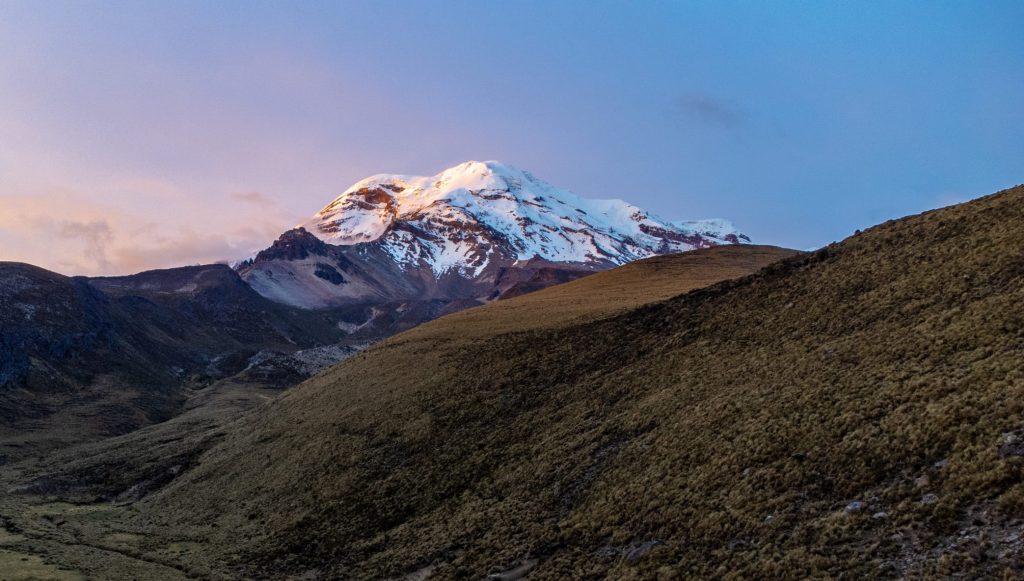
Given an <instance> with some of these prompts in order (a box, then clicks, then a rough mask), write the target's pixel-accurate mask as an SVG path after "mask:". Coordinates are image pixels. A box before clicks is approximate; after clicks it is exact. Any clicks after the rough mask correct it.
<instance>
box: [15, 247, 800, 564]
mask: <svg viewBox="0 0 1024 581" xmlns="http://www.w3.org/2000/svg"><path fill="white" fill-rule="evenodd" d="M792 254H793V252H792V251H789V250H784V249H779V248H773V247H764V246H743V247H719V248H712V249H707V250H701V251H697V252H692V253H687V254H682V255H675V256H667V257H659V258H653V259H650V260H647V261H641V262H637V263H633V264H630V265H627V266H625V267H622V268H620V269H616V270H614V271H609V272H604V273H599V274H596V275H593V276H590V277H587V278H585V279H582V280H579V281H575V282H573V283H570V284H565V285H562V286H559V287H555V288H550V289H547V290H544V291H540V292H536V293H533V294H530V295H526V296H522V297H517V298H515V299H511V300H504V301H499V302H496V303H492V304H490V305H488V306H486V307H482V308H478V309H473V310H470V311H464V312H460V313H457V314H454V315H451V316H448V317H446V318H445V319H443V320H441V321H438V322H435V323H430V324H427V325H424V326H422V327H420V328H417V329H414V330H413V331H410V332H408V333H405V334H403V335H401V336H399V337H396V338H395V339H393V340H392V341H390V342H388V343H387V344H385V345H383V346H381V347H380V349H381V350H382V351H381V355H377V356H375V357H380V359H375V360H376V361H377V363H372V361H373V360H374V359H371V362H370V364H369V367H368V369H370V371H371V372H372V373H375V374H376V375H379V376H380V377H378V380H379V379H382V378H383V377H385V376H388V374H389V373H397V372H398V371H399V370H403V371H402V372H403V373H407V374H408V380H407V383H406V385H405V387H404V388H403V390H405V391H407V389H408V388H410V387H412V388H415V387H416V380H415V378H416V377H417V376H419V375H421V374H424V375H428V376H434V375H436V374H437V373H441V372H442V370H443V362H442V360H440V359H438V358H437V357H435V356H436V355H439V354H444V357H450V356H452V355H453V354H456V353H460V352H462V351H463V350H465V349H469V348H474V347H475V346H476V345H477V344H479V343H480V342H481V341H484V340H488V339H492V338H493V337H495V336H497V335H501V334H504V333H508V332H511V331H514V330H530V329H553V328H557V327H565V326H570V325H579V324H583V323H585V322H587V321H590V320H594V319H597V318H602V317H608V316H611V315H613V314H615V313H619V312H622V311H624V310H628V309H630V308H635V307H636V306H638V305H641V304H646V303H650V302H654V301H658V300H662V299H665V298H668V297H671V296H676V295H678V294H680V293H683V292H686V291H688V290H691V289H693V288H698V287H701V286H705V285H707V284H710V283H713V282H717V281H720V280H723V279H727V278H732V277H736V276H741V275H744V274H748V273H750V272H753V271H755V270H757V269H759V268H761V267H762V266H765V265H767V264H769V263H771V262H774V261H776V260H778V259H780V258H783V257H786V256H790V255H792ZM639 281H642V283H640V282H639ZM424 352H425V353H427V354H428V355H427V357H426V358H424V356H423V355H422V353H424ZM382 372H383V375H382ZM332 377H333V375H332ZM389 377H390V378H391V380H394V377H395V376H394V375H390V376H389ZM327 381H334V380H327ZM258 383H259V382H258V381H255V382H253V381H249V382H248V383H245V385H241V386H237V385H234V383H233V382H232V381H231V380H225V381H222V382H219V383H217V384H215V385H214V386H212V387H209V388H206V389H205V390H204V391H203V392H201V393H200V394H199V396H197V397H196V398H194V401H193V404H194V405H192V406H191V407H192V408H193V409H190V411H188V412H186V413H185V414H183V415H181V416H179V417H177V418H175V419H173V420H171V421H169V422H165V423H163V424H159V425H156V426H152V427H150V428H147V429H144V430H140V431H138V432H134V433H131V434H128V435H125V436H122V437H119V438H113V439H109V440H105V441H102V442H99V443H95V444H88V445H83V446H78V447H76V448H73V449H71V450H68V451H64V452H60V453H57V454H52V455H50V456H48V457H45V458H42V459H39V460H36V461H32V462H22V463H20V464H18V465H15V466H11V467H8V468H7V469H6V470H5V471H4V473H0V478H2V479H3V480H4V481H5V482H6V483H7V484H4V486H5V487H6V486H9V485H13V484H17V485H22V487H23V488H22V489H24V484H26V483H29V487H28V489H29V490H31V491H34V492H35V494H30V495H24V494H20V495H11V496H8V497H7V499H6V500H4V499H0V519H2V518H5V517H6V518H7V519H8V520H7V521H6V525H5V526H7V528H9V529H10V530H14V531H18V533H17V535H16V536H17V537H19V539H20V540H18V541H17V542H16V543H13V545H7V546H11V547H12V548H13V549H17V550H18V551H20V553H19V554H23V555H29V556H33V558H34V555H40V554H41V555H46V558H47V559H49V560H51V561H53V562H56V563H60V564H61V565H62V566H65V567H68V568H69V569H72V570H74V571H79V572H81V573H82V574H84V575H87V576H89V577H90V578H112V579H113V578H123V577H133V576H135V577H137V576H140V575H141V576H144V577H147V578H161V579H163V578H167V579H172V578H178V576H181V575H193V576H199V577H214V578H219V577H220V576H222V575H227V576H229V577H232V576H235V575H242V576H246V575H248V574H251V573H252V570H251V569H249V568H247V567H243V568H242V569H239V568H238V565H231V563H232V562H233V559H232V558H229V555H231V554H232V553H234V552H236V551H237V550H238V549H239V548H240V547H250V548H251V547H256V546H258V541H267V540H268V538H267V537H266V536H265V535H266V534H267V533H276V532H279V531H275V530H270V529H269V528H268V527H269V526H271V525H269V524H266V526H265V525H264V523H262V522H261V520H262V519H260V518H258V517H257V514H256V512H250V511H249V510H248V506H249V505H248V502H249V501H248V500H241V502H237V501H233V502H235V504H232V505H231V506H221V507H219V508H218V512H219V513H223V512H224V511H225V510H226V511H227V512H228V513H231V514H225V515H224V518H223V519H221V520H219V521H218V520H216V519H211V518H206V517H204V516H202V515H200V514H198V513H191V512H188V511H187V510H185V509H186V508H187V507H185V506H183V505H178V504H176V501H174V500H173V497H169V500H167V503H163V502H156V501H155V500H154V501H153V502H144V503H141V504H138V503H133V502H132V501H133V500H134V499H136V498H138V497H140V496H146V495H149V494H151V493H152V492H153V490H155V489H158V488H159V487H160V486H163V485H165V484H166V483H167V481H169V480H171V479H172V478H173V477H174V476H176V475H179V474H181V473H189V472H190V471H192V469H193V467H194V466H195V465H196V464H197V463H206V462H211V463H216V458H219V457H222V454H223V453H222V452H214V453H211V454H210V455H209V456H208V457H209V460H207V459H204V458H206V457H204V456H202V455H203V453H204V452H205V451H206V450H208V449H209V448H210V447H211V446H213V445H214V444H215V443H217V442H218V441H220V440H221V439H223V438H224V437H225V435H226V434H230V433H232V432H233V428H232V426H231V424H230V420H232V419H234V418H236V417H238V416H239V415H244V410H245V409H247V408H251V407H252V406H253V405H254V404H255V403H256V402H257V401H259V400H260V399H261V398H265V397H267V394H269V393H272V391H273V390H270V391H267V390H262V391H261V390H260V389H257V384H258ZM265 392H266V393H265ZM403 392H404V391H403ZM206 396H210V397H206ZM207 400H208V401H207ZM271 405H276V403H272V404H271ZM243 421H244V420H243ZM256 421H260V420H256ZM211 468H212V464H211ZM281 476H282V475H278V476H274V475H258V476H256V477H253V476H251V475H246V476H244V477H242V478H243V480H244V482H236V483H234V484H232V487H233V490H234V493H238V494H242V495H246V494H249V493H245V492H243V489H244V488H245V487H246V486H248V485H250V484H252V485H255V486H256V488H257V489H258V490H260V491H261V492H258V493H255V495H256V496H260V494H262V492H266V491H268V490H269V487H270V486H275V487H276V486H278V485H280V486H285V485H284V484H283V481H282V480H281ZM218 478H219V477H218ZM289 486H290V485H289ZM299 486H300V487H301V486H303V485H301V484H300V485H299ZM180 491H181V492H182V493H183V494H186V495H187V494H188V493H187V491H186V488H181V489H180ZM278 492H279V493H280V495H281V496H279V497H277V500H274V501H271V502H275V503H277V502H280V503H284V504H282V506H284V505H285V504H288V503H289V502H290V501H288V500H286V497H287V496H288V495H289V493H288V491H287V489H285V488H282V489H280V490H279V491H277V492H275V495H276V494H277V493H278ZM296 492H298V491H296ZM40 493H41V494H40ZM54 500H57V501H60V500H72V501H74V502H75V503H76V504H66V503H62V502H53V501H54ZM111 500H112V501H113V503H111V502H110V501H111ZM294 500H295V501H296V502H303V501H305V498H304V493H302V492H300V493H298V495H297V496H295V497H294ZM126 503H127V504H126ZM78 507H86V508H89V510H84V511H83V510H80V509H79V508H78ZM311 514H312V513H311V512H309V511H307V510H305V509H302V510H297V511H296V512H295V515H299V516H302V515H305V516H307V517H308V516H310V515H311ZM40 515H43V517H45V518H41V517H40ZM192 517H196V518H198V521H199V522H192V521H193V520H194V519H193V518H192ZM168 520H169V521H171V522H168ZM211 522H212V523H213V525H214V526H210V523H211ZM0 524H4V522H2V521H0ZM281 526H285V525H284V524H283V523H282V524H281ZM2 541H3V539H2V538H0V545H3V544H4V543H3V542H2ZM270 542H273V541H270ZM182 547H187V550H183V549H182ZM252 550H254V551H258V549H252ZM225 560H227V561H228V563H227V564H226V563H225ZM242 561H243V564H244V562H246V561H247V559H245V558H243V559H242Z"/></svg>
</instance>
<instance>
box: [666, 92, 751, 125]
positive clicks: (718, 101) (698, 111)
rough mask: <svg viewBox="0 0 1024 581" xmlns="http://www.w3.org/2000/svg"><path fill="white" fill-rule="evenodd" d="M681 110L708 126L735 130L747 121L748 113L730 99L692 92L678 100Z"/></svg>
mask: <svg viewBox="0 0 1024 581" xmlns="http://www.w3.org/2000/svg"><path fill="white" fill-rule="evenodd" d="M678 106H679V110H680V111H682V112H683V114H685V115H686V116H688V117H690V118H692V119H696V120H697V121H700V122H701V123H704V124H706V125H713V126H718V127H726V128H733V127H736V126H737V125H739V124H740V123H742V122H743V121H744V120H746V117H747V114H746V112H745V111H744V110H743V109H742V108H741V107H740V106H739V105H737V104H736V103H734V102H732V101H730V100H729V99H724V98H721V97H717V96H714V95H711V94H708V93H705V92H702V91H691V92H689V93H686V94H685V95H682V96H681V97H679V99H678Z"/></svg>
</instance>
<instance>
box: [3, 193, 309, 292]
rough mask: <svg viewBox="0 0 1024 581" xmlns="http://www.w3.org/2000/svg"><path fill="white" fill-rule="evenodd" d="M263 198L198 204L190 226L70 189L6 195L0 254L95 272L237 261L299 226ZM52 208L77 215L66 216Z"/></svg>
mask: <svg viewBox="0 0 1024 581" xmlns="http://www.w3.org/2000/svg"><path fill="white" fill-rule="evenodd" d="M229 199H230V200H234V198H233V197H230V196H229ZM264 202H265V203H261V204H258V205H256V206H252V205H250V204H242V205H239V204H237V203H234V204H233V205H232V204H231V203H229V202H223V201H218V200H212V201H210V202H209V203H207V204H203V205H202V206H205V207H197V208H196V210H195V211H194V212H193V213H192V214H193V219H192V225H182V224H180V223H161V222H159V221H157V220H155V219H154V217H153V216H152V215H145V214H138V213H130V212H124V211H118V210H115V209H112V208H109V207H105V206H103V205H98V204H95V203H92V202H91V201H90V199H89V198H88V197H87V196H85V195H83V194H78V193H74V192H69V191H64V192H61V193H51V194H50V195H48V196H45V197H42V196H11V195H0V207H2V208H4V211H3V212H0V246H2V256H0V259H2V260H12V261H17V262H28V263H30V264H34V265H36V266H41V267H43V268H46V269H49V270H53V271H56V272H59V273H61V274H66V275H89V276H99V275H119V274H130V273H134V272H140V271H143V270H150V269H154V268H170V267H175V266H184V265H189V264H208V263H215V262H226V261H231V260H238V259H241V258H245V257H247V256H249V255H250V254H251V253H253V252H254V251H256V250H259V249H262V248H265V247H266V246H267V245H269V244H270V242H272V241H273V240H274V239H275V238H276V237H277V236H278V235H279V234H280V233H281V232H283V231H284V230H286V229H287V228H288V227H290V225H291V224H292V223H294V219H292V220H289V219H288V217H287V214H285V213H283V212H278V213H270V215H268V214H267V212H266V208H268V207H272V206H273V200H272V199H270V198H267V199H266V200H264ZM54 208H74V212H72V213H68V212H63V214H65V215H61V214H62V213H58V212H54ZM218 216H230V220H220V219H218ZM275 217H276V219H275ZM40 241H45V243H42V244H41V243H40Z"/></svg>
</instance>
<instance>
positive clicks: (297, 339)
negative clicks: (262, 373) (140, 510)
mask: <svg viewBox="0 0 1024 581" xmlns="http://www.w3.org/2000/svg"><path fill="white" fill-rule="evenodd" d="M343 322H344V316H343V314H342V313H334V312H327V313H324V312H321V313H314V312H311V311H304V310H301V309H296V308H292V307H287V306H285V305H280V304H277V303H274V302H273V301H270V300H268V299H265V298H263V297H261V296H260V295H258V294H257V293H255V292H254V291H253V290H252V289H251V288H249V286H248V285H247V284H245V282H243V281H242V279H241V278H239V276H238V274H236V273H235V272H234V271H233V270H231V269H230V268H228V267H227V266H223V265H209V266H196V267H184V268H175V269H168V270H156V271H149V272H144V273H140V274H137V275H132V276H125V277H110V278H92V279H90V278H85V277H66V276H62V275H59V274H56V273H53V272H49V271H46V270H43V269H40V268H36V267H34V266H29V265H26V264H19V263H10V262H4V263H0V328H2V333H0V458H7V459H8V460H10V459H14V458H19V457H23V456H25V455H27V454H31V453H36V452H41V451H46V450H48V449H50V448H52V447H55V446H61V445H64V444H67V443H69V442H79V441H82V440H83V439H94V438H98V437H103V436H109V435H114V434H121V433H125V432H128V431H131V430H133V429H137V428H139V427H141V426H144V425H148V424H151V423H154V422H158V421H163V420H166V419H168V418H169V417H172V416H173V415H174V414H176V413H178V412H179V411H180V410H181V409H182V406H183V404H184V401H185V399H186V396H187V395H188V393H189V392H190V391H192V390H196V389H201V388H203V387H204V386H206V385H208V384H210V383H211V382H213V381H215V380H217V379H220V378H224V377H228V376H230V375H233V374H235V373H238V372H239V371H241V370H243V369H245V368H246V367H247V366H248V365H249V358H250V357H252V356H253V355H255V354H257V353H258V352H259V351H261V350H274V351H279V352H284V353H288V352H292V351H295V350H297V349H300V348H303V347H312V346H315V345H323V344H327V343H334V342H336V341H338V340H340V339H341V338H343V337H347V334H346V333H345V332H344V331H342V330H341V329H340V328H339V327H338V323H343Z"/></svg>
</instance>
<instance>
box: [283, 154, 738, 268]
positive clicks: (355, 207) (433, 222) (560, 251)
mask: <svg viewBox="0 0 1024 581" xmlns="http://www.w3.org/2000/svg"><path fill="white" fill-rule="evenodd" d="M302 226H303V227H304V228H306V230H308V231H309V232H311V233H312V234H313V235H315V236H317V237H318V238H320V239H321V240H323V241H324V242H326V243H328V244H337V245H349V244H357V243H361V242H376V243H378V244H380V245H381V246H383V247H384V248H385V249H386V251H387V252H388V254H389V255H391V256H392V257H393V258H394V259H395V261H396V262H398V263H399V264H403V265H421V264H428V265H430V267H431V268H432V269H433V271H434V273H435V274H437V275H441V274H443V273H445V272H446V271H448V270H450V269H458V270H462V271H463V272H465V273H467V274H470V275H475V274H478V273H479V272H480V271H481V270H482V269H483V268H485V267H486V266H487V265H488V264H489V263H490V261H491V260H507V259H510V258H511V259H514V260H529V259H532V258H541V259H543V260H549V261H552V262H578V263H602V262H607V263H611V264H616V265H618V264H624V263H626V262H630V261H632V260H636V259H638V258H644V257H647V256H652V255H654V254H665V253H669V252H681V251H684V250H692V249H694V248H702V247H706V246H712V245H716V244H725V243H730V242H731V243H738V242H740V240H741V238H745V237H743V235H741V234H739V233H738V232H736V230H735V228H733V227H732V225H731V224H729V223H728V222H726V221H724V220H707V221H693V222H676V223H671V222H665V221H663V220H660V219H658V218H656V217H654V216H651V215H650V214H648V213H647V212H645V211H644V210H641V209H640V208H637V207H636V206H633V205H632V204H628V203H626V202H623V201H622V200H588V199H585V198H581V197H579V196H577V195H575V194H572V193H569V192H567V191H565V190H560V189H558V188H555V187H554V186H552V185H551V184H548V183H547V182H544V181H542V180H539V179H537V178H536V177H534V176H533V175H532V174H530V173H529V172H526V171H522V170H519V169H516V168H514V167H511V166H508V165H505V164H502V163H499V162H496V161H488V162H478V161H470V162H466V163H463V164H461V165H458V166H455V167H453V168H449V169H447V170H445V171H443V172H441V173H440V174H438V175H436V176H431V177H420V176H402V175H376V176H372V177H370V178H367V179H365V180H363V181H361V182H359V183H357V184H355V185H354V186H352V187H351V188H349V189H348V190H346V191H345V193H343V194H341V195H340V196H338V197H337V198H336V199H335V200H334V201H332V202H331V203H330V204H328V205H327V206H326V207H325V208H324V209H322V210H320V211H319V212H318V213H317V214H316V215H315V216H314V217H313V218H311V219H310V220H308V221H307V222H305V223H304V224H303V225H302Z"/></svg>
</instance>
